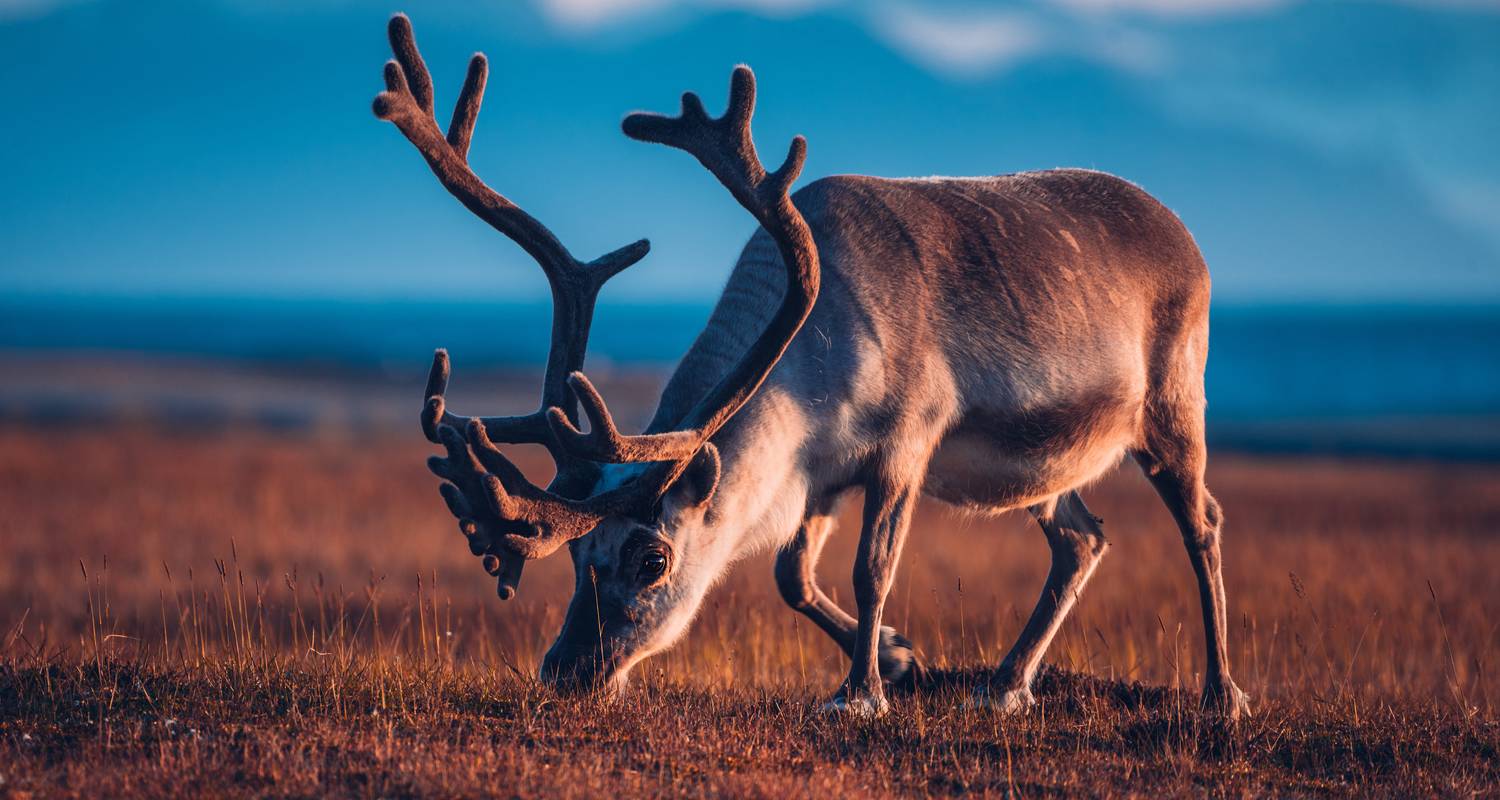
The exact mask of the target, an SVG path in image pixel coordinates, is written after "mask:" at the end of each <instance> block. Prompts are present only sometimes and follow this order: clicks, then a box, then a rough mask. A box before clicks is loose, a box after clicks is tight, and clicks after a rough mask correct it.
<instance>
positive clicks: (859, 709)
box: [828, 479, 918, 716]
mask: <svg viewBox="0 0 1500 800" xmlns="http://www.w3.org/2000/svg"><path fill="white" fill-rule="evenodd" d="M917 495H918V487H917V486H915V485H913V483H912V482H911V481H910V480H892V479H886V480H881V481H878V482H875V483H873V484H872V485H869V486H867V487H865V518H864V527H863V529H862V530H861V531H860V536H859V552H858V554H857V555H856V556H855V560H854V601H855V604H856V606H857V607H858V612H859V625H858V628H857V629H856V631H855V635H854V648H853V652H851V653H850V654H849V655H850V661H851V663H850V665H849V677H848V678H847V679H845V681H844V685H843V687H842V688H840V689H839V692H838V694H837V695H835V696H834V698H833V700H832V701H830V702H829V704H828V708H829V709H831V710H835V711H847V712H850V713H853V714H857V715H860V716H879V715H880V714H884V713H885V712H886V711H887V710H889V708H890V704H889V703H888V702H886V699H885V690H884V688H883V687H882V685H881V681H880V668H879V664H880V660H879V656H880V633H881V628H880V617H881V613H882V612H883V611H884V609H885V597H886V594H888V593H889V592H890V590H891V583H892V582H893V581H894V579H895V576H896V564H897V562H898V561H900V559H901V546H902V544H903V543H905V541H906V531H907V528H909V527H910V526H911V514H912V508H913V507H914V506H915V505H916V501H917Z"/></svg>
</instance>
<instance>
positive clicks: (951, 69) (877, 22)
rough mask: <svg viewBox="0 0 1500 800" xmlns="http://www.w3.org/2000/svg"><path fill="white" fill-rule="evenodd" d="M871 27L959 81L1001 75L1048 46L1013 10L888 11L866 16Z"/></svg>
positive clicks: (1037, 28) (1026, 17) (1028, 21)
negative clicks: (960, 78) (869, 16)
mask: <svg viewBox="0 0 1500 800" xmlns="http://www.w3.org/2000/svg"><path fill="white" fill-rule="evenodd" d="M871 24H872V26H873V27H874V29H875V32H876V33H877V34H878V35H879V36H880V37H881V38H882V39H884V40H885V41H886V42H887V43H889V44H890V45H891V46H892V47H894V48H895V49H896V50H897V51H899V52H901V53H903V54H904V55H906V56H907V57H908V58H910V59H912V60H913V61H916V62H917V63H919V64H922V65H923V66H926V67H928V68H931V69H935V70H937V71H940V72H945V73H948V74H952V75H957V76H959V77H976V76H979V75H985V74H989V73H993V72H997V71H1000V70H1003V69H1004V68H1006V67H1009V66H1011V65H1012V64H1015V63H1016V62H1018V61H1021V60H1023V59H1025V58H1028V57H1031V56H1034V55H1036V54H1037V53H1040V52H1042V51H1043V50H1046V49H1048V48H1049V47H1050V46H1051V42H1050V41H1049V38H1050V37H1049V35H1048V34H1047V33H1046V32H1045V31H1044V30H1043V29H1042V26H1041V25H1040V24H1038V22H1037V20H1036V19H1034V18H1033V17H1032V16H1030V15H1028V14H1023V13H1021V12H1016V11H977V10H967V11H948V12H933V11H928V10H918V9H917V8H915V7H913V6H892V7H889V8H887V9H885V10H883V11H878V12H875V13H874V14H872V15H871Z"/></svg>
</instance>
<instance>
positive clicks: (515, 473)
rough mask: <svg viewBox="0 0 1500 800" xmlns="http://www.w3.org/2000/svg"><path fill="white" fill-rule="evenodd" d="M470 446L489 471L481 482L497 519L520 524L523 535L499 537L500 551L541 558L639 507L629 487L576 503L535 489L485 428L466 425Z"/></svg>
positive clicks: (537, 488) (635, 493) (632, 487)
mask: <svg viewBox="0 0 1500 800" xmlns="http://www.w3.org/2000/svg"><path fill="white" fill-rule="evenodd" d="M468 444H469V448H470V450H472V451H473V455H474V456H475V457H476V458H477V459H478V460H479V462H480V463H481V464H483V465H484V467H485V468H486V469H487V470H489V472H488V473H486V474H485V475H484V476H483V482H484V487H485V496H486V497H487V498H488V499H489V501H490V505H491V509H492V510H493V511H494V512H495V513H496V514H498V515H499V516H500V517H502V518H504V519H507V520H512V521H516V522H518V523H522V525H521V527H522V528H523V530H522V531H521V532H511V533H506V534H503V535H502V536H501V543H502V544H503V545H504V547H505V548H506V549H507V550H509V551H511V552H513V553H516V554H518V555H520V556H522V557H523V558H526V559H534V558H543V557H545V556H548V555H551V554H552V553H553V552H556V551H557V549H558V548H560V547H562V546H563V545H565V544H567V543H568V542H571V541H572V540H574V539H577V538H579V537H581V536H583V535H584V534H586V533H588V532H589V531H591V530H593V529H594V526H596V525H598V524H599V521H600V520H602V519H604V518H605V517H607V516H609V515H610V514H616V513H620V512H623V511H627V510H632V509H635V508H636V507H637V506H639V505H640V496H639V494H638V493H637V492H636V491H635V487H634V486H633V485H631V484H627V485H626V486H623V487H620V488H618V489H613V490H610V491H607V492H602V493H600V494H597V495H593V496H591V497H588V498H585V499H582V500H574V499H571V498H567V497H562V496H559V495H556V494H553V493H552V492H549V491H547V490H546V489H542V488H540V487H538V486H537V485H536V484H534V483H532V482H531V481H529V480H527V478H526V476H525V475H524V474H522V472H521V471H520V470H519V469H517V468H516V466H515V464H512V463H511V461H510V459H508V458H506V457H505V454H504V453H501V452H500V449H499V448H498V447H496V446H495V443H494V442H493V441H491V440H490V438H489V434H488V433H487V431H486V430H485V426H484V423H482V422H480V421H478V420H474V421H471V422H470V423H469V429H468Z"/></svg>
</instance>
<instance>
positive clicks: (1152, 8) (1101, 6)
mask: <svg viewBox="0 0 1500 800" xmlns="http://www.w3.org/2000/svg"><path fill="white" fill-rule="evenodd" d="M1295 1H1296V0H1051V2H1052V3H1053V4H1055V5H1058V6H1061V7H1063V8H1066V9H1069V10H1072V11H1076V12H1080V13H1096V14H1097V13H1141V14H1150V15H1154V16H1162V17H1211V16H1218V15H1222V14H1241V13H1245V12H1251V11H1261V10H1263V9H1268V8H1276V7H1278V6H1284V5H1290V4H1291V3H1293V2H1295Z"/></svg>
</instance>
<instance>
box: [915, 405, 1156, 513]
mask: <svg viewBox="0 0 1500 800" xmlns="http://www.w3.org/2000/svg"><path fill="white" fill-rule="evenodd" d="M1140 413H1141V403H1140V402H1139V401H1137V400H1131V399H1126V398H1123V397H1120V396H1119V395H1117V394H1114V393H1110V392H1105V393H1101V394H1099V395H1097V396H1093V397H1083V398H1079V399H1071V400H1067V401H1063V402H1059V403H1056V404H1053V405H1050V406H1045V407H1040V408H1032V409H1028V410H1027V411H1024V412H1019V411H1014V410H1004V409H984V408H976V409H971V410H970V411H969V412H968V413H967V414H965V416H964V417H963V419H962V420H961V421H960V422H959V424H958V425H956V426H955V427H954V428H953V429H952V430H951V431H950V432H949V433H948V435H947V436H945V437H944V438H943V441H942V443H941V444H940V445H939V447H938V449H937V452H936V453H934V454H933V457H932V460H931V461H930V462H929V463H928V466H927V481H926V483H925V484H924V487H923V491H924V492H925V493H926V494H928V495H931V496H933V497H936V498H937V499H939V500H942V501H944V502H947V503H952V504H954V505H957V506H962V507H964V508H969V509H972V510H975V511H1004V510H1006V509H1011V508H1020V507H1024V506H1029V505H1032V504H1034V503H1037V502H1040V501H1042V500H1046V499H1047V498H1050V497H1053V496H1056V495H1058V494H1060V493H1062V492H1065V491H1068V490H1069V489H1074V488H1077V487H1079V486H1082V485H1083V484H1086V483H1088V482H1090V481H1092V480H1094V479H1096V478H1098V477H1099V476H1100V475H1102V474H1103V473H1104V472H1105V471H1106V470H1108V469H1109V468H1110V467H1112V466H1114V464H1115V463H1116V462H1117V461H1118V460H1119V458H1120V456H1121V455H1122V454H1123V453H1124V451H1125V449H1126V448H1127V447H1128V446H1129V445H1130V444H1131V443H1132V442H1133V441H1135V438H1136V431H1137V430H1138V429H1139V419H1140Z"/></svg>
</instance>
